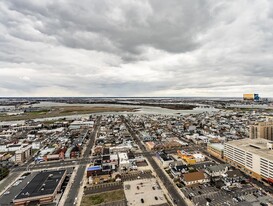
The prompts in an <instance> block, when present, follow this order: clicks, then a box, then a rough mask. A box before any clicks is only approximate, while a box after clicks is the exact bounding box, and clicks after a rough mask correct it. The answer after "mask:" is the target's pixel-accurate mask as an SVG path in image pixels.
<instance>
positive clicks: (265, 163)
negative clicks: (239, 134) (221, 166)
mask: <svg viewBox="0 0 273 206" xmlns="http://www.w3.org/2000/svg"><path fill="white" fill-rule="evenodd" d="M272 149H273V142H272V141H269V140H265V139H241V140H235V141H230V142H227V143H225V148H224V159H225V160H226V161H227V163H230V164H231V165H233V166H235V167H237V168H238V169H240V170H241V171H243V172H245V173H247V174H249V175H251V176H252V177H254V178H256V179H259V180H265V181H268V182H273V150H272Z"/></svg>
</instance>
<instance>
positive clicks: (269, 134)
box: [249, 121, 273, 140]
mask: <svg viewBox="0 0 273 206" xmlns="http://www.w3.org/2000/svg"><path fill="white" fill-rule="evenodd" d="M249 135H250V138H251V139H257V138H262V139H268V140H273V122H272V121H270V122H260V123H258V125H251V126H250V127H249Z"/></svg>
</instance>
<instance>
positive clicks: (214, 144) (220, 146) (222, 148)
mask: <svg viewBox="0 0 273 206" xmlns="http://www.w3.org/2000/svg"><path fill="white" fill-rule="evenodd" d="M209 146H210V147H212V148H214V149H216V150H219V151H222V150H224V145H223V144H220V143H212V144H209Z"/></svg>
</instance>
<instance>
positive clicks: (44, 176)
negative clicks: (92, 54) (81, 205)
mask: <svg viewBox="0 0 273 206" xmlns="http://www.w3.org/2000/svg"><path fill="white" fill-rule="evenodd" d="M65 176H66V170H57V171H42V172H40V173H38V174H37V175H36V176H35V177H34V178H33V179H32V180H31V181H30V182H29V183H28V184H27V186H26V187H25V188H24V189H23V190H22V191H21V192H20V193H19V194H18V195H17V196H16V197H15V199H14V200H13V204H14V205H15V206H26V205H30V204H47V203H51V202H53V200H54V198H55V196H56V194H57V192H58V191H59V190H60V188H61V186H62V183H63V181H64V179H65Z"/></svg>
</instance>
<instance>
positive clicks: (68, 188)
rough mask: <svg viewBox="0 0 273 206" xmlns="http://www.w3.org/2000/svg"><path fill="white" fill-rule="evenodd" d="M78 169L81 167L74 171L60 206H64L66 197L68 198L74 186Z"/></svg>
mask: <svg viewBox="0 0 273 206" xmlns="http://www.w3.org/2000/svg"><path fill="white" fill-rule="evenodd" d="M78 169H79V166H76V167H75V169H74V171H73V173H72V175H71V177H70V180H69V184H68V185H67V186H66V188H65V191H64V194H63V196H62V199H61V200H60V202H59V206H64V204H65V200H66V197H67V195H68V193H69V192H70V189H71V186H72V182H73V181H74V179H75V175H76V173H77V171H78Z"/></svg>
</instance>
